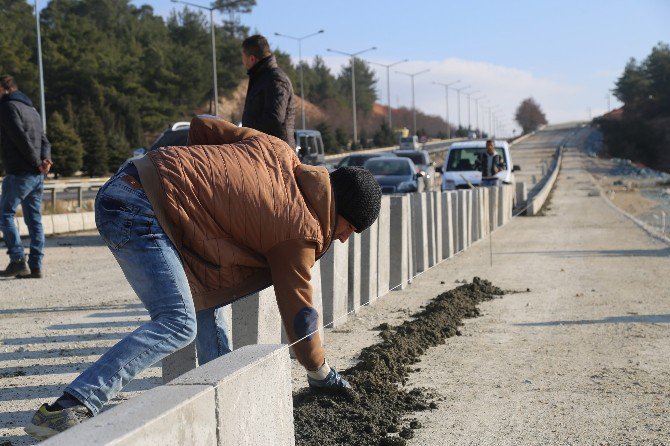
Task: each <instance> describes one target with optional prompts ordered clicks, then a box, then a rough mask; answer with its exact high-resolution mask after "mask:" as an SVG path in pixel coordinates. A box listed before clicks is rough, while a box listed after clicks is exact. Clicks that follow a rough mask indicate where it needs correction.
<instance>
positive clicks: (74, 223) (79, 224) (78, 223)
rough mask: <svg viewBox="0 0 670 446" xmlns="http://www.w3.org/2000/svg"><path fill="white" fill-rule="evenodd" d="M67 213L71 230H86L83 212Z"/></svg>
mask: <svg viewBox="0 0 670 446" xmlns="http://www.w3.org/2000/svg"><path fill="white" fill-rule="evenodd" d="M66 215H67V225H68V228H70V232H80V231H83V230H84V217H83V216H82V214H78V213H74V214H66Z"/></svg>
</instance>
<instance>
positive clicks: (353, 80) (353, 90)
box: [326, 46, 377, 144]
mask: <svg viewBox="0 0 670 446" xmlns="http://www.w3.org/2000/svg"><path fill="white" fill-rule="evenodd" d="M376 49H377V47H376V46H373V47H370V48H366V49H364V50H361V51H358V52H356V53H345V52H344V51H338V50H333V49H330V48H326V51H330V52H331V53H338V54H343V55H345V56H349V57H351V110H352V112H353V115H354V141H353V143H354V144H356V143H357V141H358V127H357V126H356V74H355V72H356V69H355V62H356V56H358V55H359V54H363V53H365V52H367V51H372V50H376Z"/></svg>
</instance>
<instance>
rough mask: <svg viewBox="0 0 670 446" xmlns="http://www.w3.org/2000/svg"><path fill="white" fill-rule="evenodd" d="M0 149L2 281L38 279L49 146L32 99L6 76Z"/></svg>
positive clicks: (1, 86)
mask: <svg viewBox="0 0 670 446" xmlns="http://www.w3.org/2000/svg"><path fill="white" fill-rule="evenodd" d="M0 151H1V152H2V161H3V164H4V167H5V177H4V179H3V180H2V195H1V196H0V230H1V231H2V234H3V237H4V240H5V245H6V246H7V254H9V265H8V266H7V268H5V270H3V271H0V277H17V278H35V279H38V278H41V277H42V274H43V272H42V259H43V258H44V228H43V227H42V213H41V212H42V193H43V192H44V176H45V175H46V174H47V173H48V172H49V169H51V166H52V165H53V163H52V161H51V145H50V144H49V141H48V140H47V137H46V135H45V134H44V130H43V129H42V121H41V119H40V115H39V113H38V112H37V110H35V107H33V103H32V101H31V100H30V99H29V98H28V96H26V95H25V94H23V92H21V91H19V89H18V86H17V84H16V82H15V81H14V78H13V77H12V76H9V75H3V76H0ZM19 204H20V205H21V208H22V209H23V219H24V220H25V222H26V226H27V227H28V234H29V235H30V252H29V255H28V262H27V263H26V259H25V252H24V248H23V244H22V243H21V236H20V235H19V230H18V228H17V227H16V224H15V222H14V217H15V215H16V209H17V207H18V206H19Z"/></svg>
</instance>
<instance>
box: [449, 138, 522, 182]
mask: <svg viewBox="0 0 670 446" xmlns="http://www.w3.org/2000/svg"><path fill="white" fill-rule="evenodd" d="M495 148H496V153H497V154H498V155H500V156H502V158H503V160H504V161H505V166H507V168H506V169H505V170H503V171H500V172H498V174H497V175H496V176H497V177H498V178H499V179H500V181H501V182H503V183H506V184H513V183H514V173H513V172H514V171H515V170H519V167H518V166H513V165H512V157H511V155H510V153H509V144H507V142H506V141H495ZM485 150H486V140H485V139H480V140H475V141H463V142H455V143H453V144H452V145H451V146H449V150H448V151H447V154H446V155H445V157H444V165H443V166H442V190H443V191H444V190H454V189H467V188H469V187H470V185H469V184H471V185H473V186H479V184H480V183H481V182H482V174H481V172H479V171H478V170H475V161H476V160H477V158H478V157H479V154H480V153H482V152H484V151H485ZM468 183H469V184H468Z"/></svg>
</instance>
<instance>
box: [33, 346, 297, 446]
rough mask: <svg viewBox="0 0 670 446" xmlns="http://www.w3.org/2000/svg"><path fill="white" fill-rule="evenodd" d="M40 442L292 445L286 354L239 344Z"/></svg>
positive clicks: (65, 445)
mask: <svg viewBox="0 0 670 446" xmlns="http://www.w3.org/2000/svg"><path fill="white" fill-rule="evenodd" d="M42 444H44V445H47V446H70V445H124V446H145V445H154V444H160V445H168V446H172V445H174V446H178V445H186V444H188V445H197V446H200V445H203V446H204V445H218V446H232V445H245V446H246V445H249V446H251V445H259V444H268V445H269V444H271V445H278V446H293V445H294V444H295V434H294V429H293V399H292V395H291V366H290V361H289V357H288V352H287V350H286V348H285V346H281V345H253V346H247V347H244V348H242V349H239V350H236V351H234V352H232V353H230V354H228V355H226V356H224V357H222V358H219V359H216V360H214V361H212V362H210V363H208V364H206V365H204V366H203V367H199V368H197V369H195V370H192V371H190V372H188V373H186V374H184V375H182V376H181V377H179V378H178V379H175V380H174V381H172V382H171V383H170V384H169V385H165V386H160V387H156V388H154V389H151V390H148V391H146V392H144V393H142V394H141V395H138V396H137V397H135V398H133V399H131V400H130V401H127V402H124V403H123V404H122V405H120V406H117V407H114V408H112V409H110V410H108V411H105V412H103V413H101V414H100V415H98V416H97V417H95V418H93V419H91V420H89V421H87V422H85V423H82V424H80V425H77V426H75V427H73V428H71V429H68V430H67V431H65V432H63V433H61V434H59V435H57V436H55V437H52V438H51V439H49V440H47V441H45V442H43V443H42Z"/></svg>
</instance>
